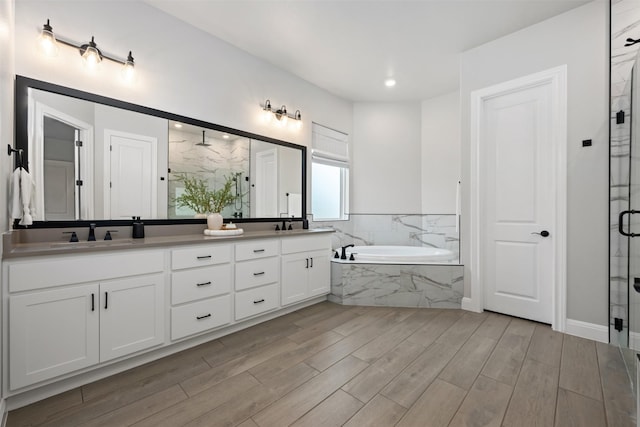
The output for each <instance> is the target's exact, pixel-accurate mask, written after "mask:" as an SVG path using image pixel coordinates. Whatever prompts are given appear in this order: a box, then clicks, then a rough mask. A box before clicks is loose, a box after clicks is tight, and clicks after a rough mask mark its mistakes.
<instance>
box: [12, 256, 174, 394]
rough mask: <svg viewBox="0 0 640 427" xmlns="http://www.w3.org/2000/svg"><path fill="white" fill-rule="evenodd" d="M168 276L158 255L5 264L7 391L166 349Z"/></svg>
mask: <svg viewBox="0 0 640 427" xmlns="http://www.w3.org/2000/svg"><path fill="white" fill-rule="evenodd" d="M111 263H113V264H111ZM118 263H121V264H120V265H121V266H122V267H123V268H122V270H120V268H118V267H119V265H118ZM163 268H164V255H163V253H162V252H158V251H150V252H145V253H139V254H128V255H120V254H118V255H95V256H66V257H62V258H60V257H50V258H47V259H37V260H33V259H32V260H20V261H15V262H11V263H8V265H7V270H8V277H9V291H10V293H9V297H8V309H9V325H8V331H9V364H10V367H11V368H10V372H9V385H10V389H12V390H15V389H19V388H21V387H25V386H28V385H31V384H34V383H37V382H40V381H44V380H48V379H51V378H54V377H57V376H59V375H63V374H66V373H69V372H73V371H76V370H79V369H82V368H86V367H89V366H92V365H95V364H97V363H100V362H105V361H108V360H111V359H114V358H117V357H121V356H125V355H128V354H131V353H135V352H137V351H141V350H145V349H148V348H151V347H155V346H158V345H161V344H163V343H164V312H165V303H164V293H165V291H164V290H165V284H164V282H165V281H164V274H163V273H162V271H163ZM122 271H124V272H126V273H132V274H133V276H131V277H127V278H117V277H118V276H120V275H124V274H125V273H123V272H122ZM154 272H157V273H154ZM144 273H152V274H144Z"/></svg>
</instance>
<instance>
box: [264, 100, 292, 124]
mask: <svg viewBox="0 0 640 427" xmlns="http://www.w3.org/2000/svg"><path fill="white" fill-rule="evenodd" d="M261 107H262V111H263V117H264V120H265V121H266V122H269V121H271V118H272V117H273V116H275V118H276V119H277V120H278V121H277V124H278V125H280V126H286V125H287V122H288V120H289V119H292V120H294V127H295V128H296V129H300V128H301V127H302V114H301V113H300V110H296V112H295V114H289V113H288V112H287V106H286V105H283V106H282V107H280V108H278V109H277V110H274V109H273V108H272V107H271V101H270V100H268V99H267V100H266V101H265V102H264V104H263V105H261Z"/></svg>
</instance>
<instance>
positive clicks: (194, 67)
mask: <svg viewBox="0 0 640 427" xmlns="http://www.w3.org/2000/svg"><path fill="white" fill-rule="evenodd" d="M96 17H99V19H96ZM47 18H49V19H50V20H51V25H52V26H53V30H54V32H55V33H57V34H59V35H60V36H63V37H65V38H67V39H72V40H75V41H77V42H86V41H88V40H89V39H90V37H91V35H94V36H95V40H96V43H97V44H98V47H99V48H101V49H103V50H104V51H105V52H108V53H111V54H113V55H117V56H120V57H124V56H126V54H127V53H128V51H129V50H132V51H133V56H134V58H135V60H136V73H137V80H136V82H135V84H133V85H126V84H124V83H122V82H121V80H120V77H121V74H120V70H119V68H120V66H119V65H117V64H115V63H111V62H108V61H103V62H102V63H101V64H100V67H98V68H97V69H96V70H94V72H88V71H87V70H86V69H85V68H84V67H83V65H82V64H81V58H80V56H79V55H78V52H77V51H76V50H74V49H72V48H68V47H66V46H61V47H60V52H59V55H58V56H57V57H56V58H48V57H45V56H43V55H42V54H41V53H40V52H39V51H38V49H37V47H36V38H37V36H38V29H39V28H42V24H43V23H44V22H45V21H46V19H47ZM15 45H16V46H15V47H16V60H15V63H16V66H15V72H16V73H17V74H20V75H25V76H27V77H31V78H35V79H38V80H45V81H49V82H52V83H56V84H60V85H63V86H68V87H73V88H76V89H80V90H84V91H87V92H92V93H97V94H100V95H104V96H108V97H111V98H117V99H122V100H125V101H128V102H132V103H136V104H140V105H144V106H148V107H153V108H157V109H160V110H164V111H168V112H172V113H177V114H181V115H184V116H188V117H193V118H196V119H201V120H205V121H209V122H213V123H216V124H221V125H225V126H229V127H232V128H237V129H242V130H246V131H249V132H254V133H257V134H260V135H265V136H269V137H273V138H278V139H282V140H285V141H289V142H294V143H298V144H302V145H307V146H309V145H310V142H311V121H312V120H313V121H316V122H320V123H324V124H326V125H327V126H330V127H332V128H335V129H339V130H341V131H343V132H345V133H348V134H351V133H352V132H351V126H352V105H351V103H350V102H347V101H345V100H342V99H340V98H338V97H336V96H334V95H331V94H330V93H328V92H326V91H325V90H323V89H320V88H318V87H316V86H313V85H311V84H310V83H308V82H306V81H304V80H302V79H300V78H298V77H295V76H293V75H292V74H290V73H288V72H286V71H283V70H281V69H279V68H277V67H275V66H273V65H271V64H268V63H266V62H265V61H262V60H260V59H258V58H256V57H254V56H251V55H249V54H248V53H246V52H244V51H241V50H239V49H237V48H235V47H233V46H231V45H229V44H227V43H225V42H223V41H221V40H220V39H217V38H215V37H212V36H210V35H208V34H206V33H204V32H202V31H200V30H198V29H196V28H194V27H192V26H190V25H187V24H185V23H184V22H182V21H180V20H177V19H176V18H173V17H171V16H169V15H167V14H165V13H163V12H161V11H159V10H157V9H155V8H153V7H152V6H149V5H148V4H146V3H143V2H141V1H126V2H114V1H107V0H96V1H91V2H83V3H82V7H78V2H77V1H57V0H49V1H21V2H18V3H17V4H16V33H15ZM267 98H269V99H270V100H271V103H272V104H273V105H278V106H279V105H282V104H286V105H287V108H288V109H289V110H291V111H295V110H296V109H299V110H301V112H302V118H303V127H302V129H301V130H300V131H297V132H296V131H293V130H290V129H287V128H284V129H280V128H278V127H276V126H274V125H272V124H267V123H265V122H264V121H263V120H262V114H261V113H262V110H261V109H260V106H259V104H261V103H263V102H264V101H265V99H267Z"/></svg>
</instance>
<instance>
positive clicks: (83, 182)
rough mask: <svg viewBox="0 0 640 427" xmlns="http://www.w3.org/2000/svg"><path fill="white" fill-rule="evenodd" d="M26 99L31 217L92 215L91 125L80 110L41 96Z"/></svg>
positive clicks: (74, 218)
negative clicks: (31, 192) (28, 122)
mask: <svg viewBox="0 0 640 427" xmlns="http://www.w3.org/2000/svg"><path fill="white" fill-rule="evenodd" d="M40 95H46V94H42V93H41V94H40ZM29 103H30V105H31V106H32V107H33V108H30V109H29V111H31V112H32V114H31V116H30V117H29V120H30V129H32V135H33V138H30V148H29V163H30V165H31V170H30V172H31V175H32V177H33V179H34V182H35V184H36V191H35V193H34V204H35V209H36V214H35V216H34V219H36V220H38V221H42V220H44V219H47V220H76V219H90V218H93V213H94V212H93V191H92V183H93V179H92V178H93V161H91V159H92V158H93V157H92V156H93V154H92V147H91V145H92V141H93V126H92V125H91V124H89V123H88V122H87V121H86V114H83V113H84V112H83V111H82V108H79V109H77V108H69V109H68V108H65V107H64V106H62V105H59V104H58V103H56V102H55V101H54V100H53V99H50V97H47V96H36V97H32V98H30V100H29ZM38 189H43V191H38Z"/></svg>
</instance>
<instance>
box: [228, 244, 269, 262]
mask: <svg viewBox="0 0 640 427" xmlns="http://www.w3.org/2000/svg"><path fill="white" fill-rule="evenodd" d="M274 255H278V241H277V240H276V239H271V240H255V241H253V242H247V243H238V244H237V245H236V261H246V260H250V259H256V258H266V257H270V256H274Z"/></svg>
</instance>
